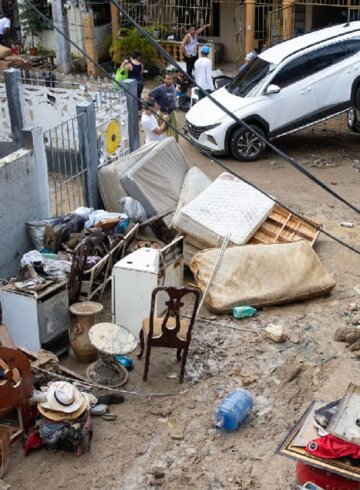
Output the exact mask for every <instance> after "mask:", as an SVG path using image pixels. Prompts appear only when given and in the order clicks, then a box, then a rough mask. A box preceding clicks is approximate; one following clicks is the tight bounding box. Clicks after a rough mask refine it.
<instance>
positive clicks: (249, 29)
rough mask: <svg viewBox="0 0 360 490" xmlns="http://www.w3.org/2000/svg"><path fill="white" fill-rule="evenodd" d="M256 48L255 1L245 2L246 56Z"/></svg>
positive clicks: (247, 0)
mask: <svg viewBox="0 0 360 490" xmlns="http://www.w3.org/2000/svg"><path fill="white" fill-rule="evenodd" d="M254 46H255V0H245V54H247V53H250V51H252V50H253V49H254Z"/></svg>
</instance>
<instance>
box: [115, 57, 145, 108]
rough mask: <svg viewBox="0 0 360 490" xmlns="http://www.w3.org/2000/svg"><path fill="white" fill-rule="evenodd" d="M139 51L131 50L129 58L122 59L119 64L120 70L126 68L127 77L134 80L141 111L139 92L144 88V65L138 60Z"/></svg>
mask: <svg viewBox="0 0 360 490" xmlns="http://www.w3.org/2000/svg"><path fill="white" fill-rule="evenodd" d="M140 56H141V53H140V51H138V50H137V49H136V50H135V51H133V52H132V53H131V55H130V58H129V59H126V60H124V61H123V63H122V65H121V66H120V70H122V69H124V68H126V69H127V72H128V78H130V79H131V80H136V83H137V97H138V108H139V111H141V107H142V106H141V94H142V91H143V88H144V65H143V64H142V63H141V61H140Z"/></svg>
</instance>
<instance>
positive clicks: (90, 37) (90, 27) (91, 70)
mask: <svg viewBox="0 0 360 490" xmlns="http://www.w3.org/2000/svg"><path fill="white" fill-rule="evenodd" d="M83 29H84V50H85V53H86V54H87V55H88V56H89V57H90V58H91V60H94V61H95V62H96V63H98V61H99V56H98V52H97V49H96V39H95V26H94V16H93V13H92V10H90V11H89V12H86V13H84V14H83ZM91 60H90V59H88V58H86V63H87V72H88V75H93V76H96V75H98V69H97V68H96V66H95V64H94V63H93V62H92V61H91Z"/></svg>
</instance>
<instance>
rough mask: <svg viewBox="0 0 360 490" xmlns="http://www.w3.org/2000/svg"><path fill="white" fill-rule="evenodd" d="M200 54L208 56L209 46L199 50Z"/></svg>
mask: <svg viewBox="0 0 360 490" xmlns="http://www.w3.org/2000/svg"><path fill="white" fill-rule="evenodd" d="M201 52H202V54H209V53H210V49H209V46H203V47H202V48H201Z"/></svg>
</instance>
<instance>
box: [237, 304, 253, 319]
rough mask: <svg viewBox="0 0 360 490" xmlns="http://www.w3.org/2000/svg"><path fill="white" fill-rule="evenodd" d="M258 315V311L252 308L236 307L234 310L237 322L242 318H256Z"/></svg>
mask: <svg viewBox="0 0 360 490" xmlns="http://www.w3.org/2000/svg"><path fill="white" fill-rule="evenodd" d="M255 313H256V309H255V308H253V307H252V306H234V308H233V317H234V318H236V319H237V320H240V319H241V318H249V317H251V316H254V315H255Z"/></svg>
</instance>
